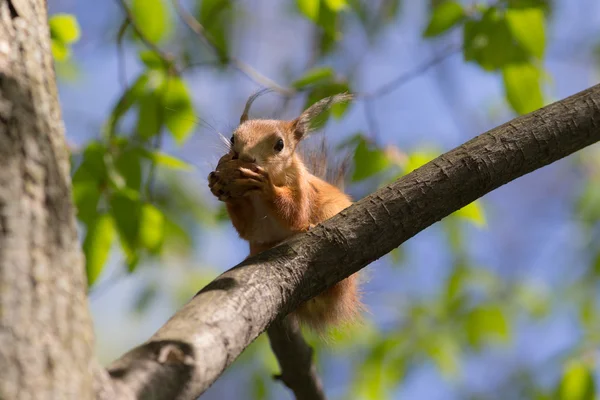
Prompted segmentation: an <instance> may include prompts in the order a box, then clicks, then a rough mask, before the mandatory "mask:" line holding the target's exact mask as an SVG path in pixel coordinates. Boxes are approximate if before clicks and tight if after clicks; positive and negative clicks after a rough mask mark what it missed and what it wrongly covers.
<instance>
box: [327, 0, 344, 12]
mask: <svg viewBox="0 0 600 400" xmlns="http://www.w3.org/2000/svg"><path fill="white" fill-rule="evenodd" d="M325 5H326V6H327V7H329V9H330V10H331V11H335V12H339V11H342V10H343V9H345V8H346V7H348V1H347V0H325Z"/></svg>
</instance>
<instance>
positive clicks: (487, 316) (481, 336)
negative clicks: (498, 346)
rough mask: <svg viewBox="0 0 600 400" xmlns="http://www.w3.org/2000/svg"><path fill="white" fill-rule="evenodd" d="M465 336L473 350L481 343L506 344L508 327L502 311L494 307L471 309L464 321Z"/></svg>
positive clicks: (508, 334)
mask: <svg viewBox="0 0 600 400" xmlns="http://www.w3.org/2000/svg"><path fill="white" fill-rule="evenodd" d="M466 334H467V339H468V340H469V342H470V343H471V345H472V346H473V347H475V348H479V346H480V345H481V344H482V343H489V342H498V341H500V342H507V341H508V340H509V339H510V325H509V322H508V319H507V317H506V314H505V312H504V310H502V309H501V308H500V307H498V306H495V305H486V306H479V307H477V308H475V309H473V310H472V311H471V312H470V313H469V315H468V317H467V320H466Z"/></svg>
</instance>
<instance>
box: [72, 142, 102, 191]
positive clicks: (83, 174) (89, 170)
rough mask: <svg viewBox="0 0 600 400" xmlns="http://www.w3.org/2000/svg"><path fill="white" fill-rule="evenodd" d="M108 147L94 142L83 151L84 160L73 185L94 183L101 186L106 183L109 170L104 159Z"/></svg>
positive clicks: (75, 175) (76, 173)
mask: <svg viewBox="0 0 600 400" xmlns="http://www.w3.org/2000/svg"><path fill="white" fill-rule="evenodd" d="M106 151H107V149H106V146H104V145H103V144H102V143H100V142H96V141H92V142H90V143H89V144H88V146H87V147H86V148H85V150H84V151H83V160H82V161H81V164H80V165H79V167H78V168H77V170H76V171H75V174H74V175H73V183H77V182H94V183H95V184H96V185H98V186H100V185H103V184H104V183H105V182H106V179H107V170H106V163H105V161H104V157H105V155H106Z"/></svg>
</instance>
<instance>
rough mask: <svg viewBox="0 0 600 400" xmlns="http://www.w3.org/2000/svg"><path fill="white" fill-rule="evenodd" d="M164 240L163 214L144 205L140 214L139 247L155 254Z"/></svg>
mask: <svg viewBox="0 0 600 400" xmlns="http://www.w3.org/2000/svg"><path fill="white" fill-rule="evenodd" d="M164 238H165V218H164V215H163V213H162V212H161V211H160V210H158V209H157V208H156V207H154V206H153V205H151V204H144V205H143V206H142V209H141V213H140V245H141V246H142V247H144V248H146V249H148V250H149V251H150V252H152V253H155V252H158V251H159V250H160V248H161V247H162V244H163V241H164Z"/></svg>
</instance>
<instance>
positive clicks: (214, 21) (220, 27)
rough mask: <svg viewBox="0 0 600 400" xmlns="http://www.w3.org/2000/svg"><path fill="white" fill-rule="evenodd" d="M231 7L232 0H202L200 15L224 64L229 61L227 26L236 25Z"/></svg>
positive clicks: (200, 19) (201, 21)
mask: <svg viewBox="0 0 600 400" xmlns="http://www.w3.org/2000/svg"><path fill="white" fill-rule="evenodd" d="M231 9H232V1H231V0H202V2H200V9H199V16H198V20H199V21H200V23H201V24H202V26H203V27H204V30H205V33H206V35H207V36H208V37H209V38H210V40H211V42H212V43H213V44H214V46H215V48H216V49H217V52H218V54H219V58H220V60H221V61H222V62H223V63H224V64H225V63H227V58H228V54H229V37H228V36H229V31H228V30H227V27H230V26H233V25H234V21H233V18H232V13H231V12H230V11H231Z"/></svg>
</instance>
